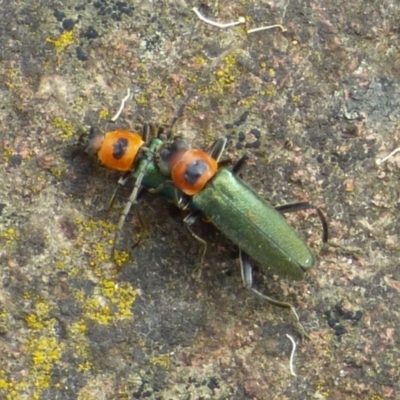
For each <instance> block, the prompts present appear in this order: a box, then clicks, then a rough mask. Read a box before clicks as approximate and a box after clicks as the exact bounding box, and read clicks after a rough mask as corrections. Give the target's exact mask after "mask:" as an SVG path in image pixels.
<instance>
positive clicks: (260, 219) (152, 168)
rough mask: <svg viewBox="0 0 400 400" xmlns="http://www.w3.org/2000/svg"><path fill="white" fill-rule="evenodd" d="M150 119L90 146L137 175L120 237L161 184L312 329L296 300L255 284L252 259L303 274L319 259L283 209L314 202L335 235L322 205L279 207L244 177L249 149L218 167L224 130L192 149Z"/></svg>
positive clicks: (245, 272)
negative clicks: (142, 199) (146, 194)
mask: <svg viewBox="0 0 400 400" xmlns="http://www.w3.org/2000/svg"><path fill="white" fill-rule="evenodd" d="M151 127H152V126H149V125H144V128H143V132H142V135H141V136H140V135H139V134H137V133H131V132H128V131H123V130H120V131H114V132H109V133H107V134H105V135H101V134H98V135H97V134H96V135H94V136H93V138H92V140H91V142H90V146H89V150H90V151H91V152H92V153H97V155H98V157H99V160H100V161H101V162H102V163H103V164H104V165H105V166H106V167H108V168H112V169H118V170H121V171H125V172H127V177H129V175H130V176H131V177H133V179H135V181H136V183H135V186H134V189H133V191H132V194H131V196H130V199H129V202H128V203H127V205H126V207H125V209H124V211H123V214H122V216H121V219H120V221H119V224H118V228H117V233H116V242H115V245H116V244H117V239H118V237H119V234H120V231H121V229H122V226H123V223H124V220H125V217H126V215H127V214H128V212H129V209H130V208H131V206H132V204H133V203H134V202H135V201H136V198H137V195H138V191H139V189H140V187H141V186H144V187H146V188H147V189H150V191H152V192H162V193H163V194H164V195H165V196H167V197H169V198H170V199H171V200H173V201H174V202H175V204H176V205H177V206H178V207H180V208H182V209H189V210H190V211H191V212H190V214H189V215H188V216H187V217H186V218H185V220H184V221H185V223H186V224H187V226H188V228H189V230H190V232H191V233H192V235H193V236H194V237H196V238H197V239H198V240H200V241H201V242H202V243H203V244H204V245H205V242H204V241H203V240H202V239H200V238H199V237H198V236H197V235H196V234H194V232H193V231H192V230H191V229H190V226H191V225H192V224H193V223H194V222H195V221H196V219H198V217H200V216H203V217H205V218H206V219H207V220H209V221H210V222H211V223H213V224H214V225H215V227H216V228H217V229H218V230H220V231H221V232H222V233H223V234H224V235H225V236H226V237H228V238H229V239H230V240H231V241H232V242H233V243H235V244H236V245H237V246H238V247H239V250H240V265H241V274H242V279H243V283H244V285H245V287H246V288H247V289H249V290H250V291H252V292H253V293H254V294H256V295H257V296H258V297H261V298H262V299H264V300H266V301H267V302H269V303H271V304H273V305H276V306H279V307H285V308H290V309H291V311H292V312H293V314H294V315H295V317H296V321H297V322H298V325H299V329H300V330H301V333H302V334H305V332H304V330H303V328H302V327H301V325H300V323H299V319H298V316H297V313H296V311H295V310H294V308H293V306H292V305H291V304H289V303H285V302H280V301H277V300H274V299H272V298H270V297H267V296H265V295H264V294H262V293H260V292H259V291H258V290H256V289H255V288H253V268H252V264H251V262H250V260H253V261H255V262H256V263H257V264H258V265H260V266H261V267H263V268H266V269H269V270H271V271H273V272H275V273H278V274H280V275H286V276H288V277H290V278H292V279H301V278H302V277H303V275H304V272H305V271H306V270H308V269H310V268H312V267H313V266H314V265H315V258H314V255H313V254H312V252H311V250H310V249H309V248H308V246H307V245H306V244H305V243H304V241H303V240H302V239H300V238H299V236H298V235H297V233H296V231H295V230H294V229H293V228H292V227H291V226H290V225H289V224H288V223H287V221H286V220H285V218H284V217H283V216H282V215H281V214H283V213H288V212H295V211H299V210H305V209H310V208H313V209H315V210H316V211H317V213H318V216H319V218H320V219H321V222H322V226H323V241H324V242H326V241H327V239H328V228H327V223H326V220H325V217H324V215H323V214H322V212H321V211H320V210H319V209H318V208H316V207H314V206H313V205H311V204H310V203H307V202H302V203H295V204H288V205H284V206H280V207H276V208H274V207H272V206H271V205H270V204H269V203H268V202H266V201H265V200H264V199H262V198H261V197H260V196H259V195H258V194H257V193H256V192H255V191H254V190H253V189H251V188H250V187H249V186H248V185H247V184H245V183H244V182H243V181H242V180H241V179H240V178H238V177H237V172H238V171H239V169H240V168H241V167H242V166H243V164H244V162H245V158H244V157H242V158H241V159H240V160H239V161H238V162H237V163H236V164H235V165H234V166H233V168H232V169H228V168H225V167H222V168H219V165H218V163H219V161H220V159H221V156H222V154H223V152H224V150H225V147H226V143H227V139H226V138H224V137H222V138H219V139H218V140H217V141H216V142H215V143H214V145H213V146H212V147H211V148H210V149H209V150H208V152H204V151H201V150H199V149H192V148H190V146H189V145H188V144H187V143H186V142H185V141H184V140H183V139H182V138H180V137H175V138H172V139H171V138H169V137H168V135H164V134H163V133H162V131H159V132H158V133H157V135H156V134H155V133H156V132H155V130H154V129H153V137H152V138H150V137H149V133H150V130H151V129H149V128H151Z"/></svg>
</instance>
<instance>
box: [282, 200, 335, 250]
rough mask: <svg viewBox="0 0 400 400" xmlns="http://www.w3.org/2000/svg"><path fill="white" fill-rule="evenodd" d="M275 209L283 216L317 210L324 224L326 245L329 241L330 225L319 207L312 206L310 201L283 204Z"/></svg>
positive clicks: (323, 239) (323, 234)
mask: <svg viewBox="0 0 400 400" xmlns="http://www.w3.org/2000/svg"><path fill="white" fill-rule="evenodd" d="M275 209H276V210H277V211H279V212H280V213H281V214H285V213H291V212H298V211H302V210H310V209H312V210H315V211H316V212H317V213H318V217H319V219H320V220H321V224H322V241H323V242H324V243H326V242H327V241H328V223H327V222H326V219H325V215H324V214H323V213H322V211H321V210H320V209H319V208H318V207H316V206H314V204H311V203H309V202H308V201H304V202H299V203H291V204H283V205H281V206H277V207H275Z"/></svg>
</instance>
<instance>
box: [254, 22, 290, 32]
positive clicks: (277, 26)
mask: <svg viewBox="0 0 400 400" xmlns="http://www.w3.org/2000/svg"><path fill="white" fill-rule="evenodd" d="M272 28H280V29H281V31H282V32H286V31H287V29H286V28H285V27H284V26H282V25H281V24H275V25H269V26H260V27H259V28H253V29H249V30H248V31H247V33H254V32H260V31H265V30H267V29H272Z"/></svg>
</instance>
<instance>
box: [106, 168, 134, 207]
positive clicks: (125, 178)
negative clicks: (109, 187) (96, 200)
mask: <svg viewBox="0 0 400 400" xmlns="http://www.w3.org/2000/svg"><path fill="white" fill-rule="evenodd" d="M130 176H131V171H126V172H125V173H124V175H123V176H121V178H119V179H118V185H117V187H116V188H115V190H114V193H113V195H112V196H111V199H110V201H109V203H108V209H111V207H112V206H113V204H114V201H115V197H116V196H117V193H118V191H119V188H120V187H121V186H124V185H125V183H126V182H127V181H128V179H129V177H130Z"/></svg>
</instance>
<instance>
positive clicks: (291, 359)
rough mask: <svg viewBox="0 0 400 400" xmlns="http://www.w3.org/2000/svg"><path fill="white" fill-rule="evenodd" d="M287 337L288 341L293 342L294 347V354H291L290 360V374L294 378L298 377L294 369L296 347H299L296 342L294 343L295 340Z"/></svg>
mask: <svg viewBox="0 0 400 400" xmlns="http://www.w3.org/2000/svg"><path fill="white" fill-rule="evenodd" d="M286 336H287V337H288V339H289V340H290V341H291V342H292V345H293V348H292V354H290V360H289V368H290V373H291V374H292V375H293V376H297V375H296V373H295V372H294V368H293V358H294V353H295V351H296V347H297V346H296V342H295V341H294V339H293V338H292V337H291V336H290V335H288V334H286Z"/></svg>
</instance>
